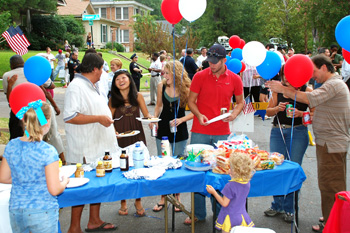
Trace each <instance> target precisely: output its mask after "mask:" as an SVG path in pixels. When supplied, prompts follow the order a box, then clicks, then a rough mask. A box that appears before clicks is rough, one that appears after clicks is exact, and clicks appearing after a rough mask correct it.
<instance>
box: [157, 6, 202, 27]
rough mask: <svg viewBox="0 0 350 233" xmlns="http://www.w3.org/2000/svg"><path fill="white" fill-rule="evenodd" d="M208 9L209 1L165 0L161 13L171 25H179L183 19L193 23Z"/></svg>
mask: <svg viewBox="0 0 350 233" xmlns="http://www.w3.org/2000/svg"><path fill="white" fill-rule="evenodd" d="M206 8H207V0H191V1H189V0H163V2H162V5H161V11H162V14H163V16H164V18H165V19H166V20H167V21H168V22H169V23H171V24H177V23H178V22H180V21H181V19H182V18H184V19H186V20H187V21H189V22H193V21H195V20H196V19H198V18H199V17H201V16H202V15H203V14H204V12H205V9H206Z"/></svg>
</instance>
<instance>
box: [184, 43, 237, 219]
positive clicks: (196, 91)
mask: <svg viewBox="0 0 350 233" xmlns="http://www.w3.org/2000/svg"><path fill="white" fill-rule="evenodd" d="M207 56H208V57H207V61H208V62H209V69H205V70H202V71H200V72H198V73H196V74H195V76H194V77H193V80H192V83H191V87H190V96H189V99H188V106H189V108H190V110H191V112H192V113H193V114H194V115H195V117H194V118H193V125H192V130H191V131H192V134H191V143H190V144H208V145H214V143H217V141H219V140H226V139H227V137H228V136H229V135H230V133H231V132H230V127H229V122H231V121H233V120H235V119H236V117H237V116H238V115H239V114H240V112H241V111H242V109H243V105H244V98H243V84H242V80H241V78H240V77H239V76H238V75H236V74H234V73H233V72H231V71H230V70H228V69H227V66H226V65H225V62H226V50H225V48H224V47H223V46H222V45H220V44H215V45H213V46H212V47H211V48H210V49H209V51H208V53H207ZM186 59H187V58H186ZM232 96H235V97H236V106H235V107H234V109H233V111H232V112H231V114H230V115H229V116H228V117H226V118H224V119H223V120H221V121H217V122H214V123H211V124H208V123H207V121H208V120H209V119H212V118H214V117H216V116H219V115H220V110H221V108H226V109H227V110H229V109H230V107H231V106H232V103H231V99H232ZM194 202H195V210H194V212H195V216H196V219H195V221H198V220H205V218H206V205H205V196H203V195H202V194H200V193H195V197H194ZM218 208H219V209H220V206H218ZM219 212H220V211H217V213H219ZM185 224H191V219H190V218H187V219H186V220H185Z"/></svg>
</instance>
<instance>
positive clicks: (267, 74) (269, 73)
mask: <svg viewBox="0 0 350 233" xmlns="http://www.w3.org/2000/svg"><path fill="white" fill-rule="evenodd" d="M281 66H282V62H281V58H280V57H279V56H278V54H277V53H275V52H273V51H267V52H266V58H265V60H264V61H263V63H261V65H259V66H257V67H256V70H257V71H258V73H259V75H260V76H261V77H263V78H264V79H266V80H269V79H271V78H273V77H275V76H276V74H278V72H279V71H280V69H281Z"/></svg>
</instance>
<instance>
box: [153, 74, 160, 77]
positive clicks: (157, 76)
mask: <svg viewBox="0 0 350 233" xmlns="http://www.w3.org/2000/svg"><path fill="white" fill-rule="evenodd" d="M158 76H159V74H157V75H151V77H158Z"/></svg>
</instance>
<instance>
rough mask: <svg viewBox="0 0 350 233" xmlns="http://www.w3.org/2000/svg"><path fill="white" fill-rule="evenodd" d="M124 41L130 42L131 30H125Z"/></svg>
mask: <svg viewBox="0 0 350 233" xmlns="http://www.w3.org/2000/svg"><path fill="white" fill-rule="evenodd" d="M123 42H124V43H129V30H123Z"/></svg>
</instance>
